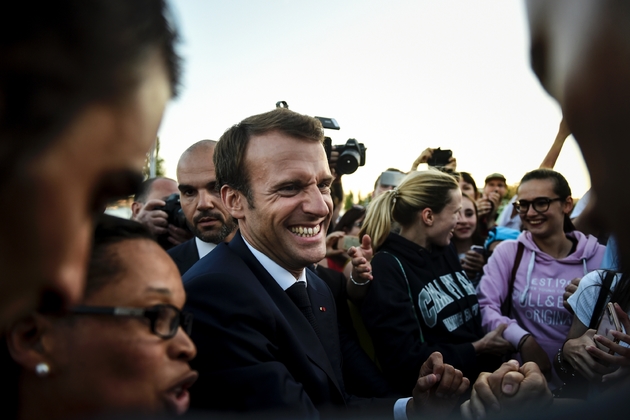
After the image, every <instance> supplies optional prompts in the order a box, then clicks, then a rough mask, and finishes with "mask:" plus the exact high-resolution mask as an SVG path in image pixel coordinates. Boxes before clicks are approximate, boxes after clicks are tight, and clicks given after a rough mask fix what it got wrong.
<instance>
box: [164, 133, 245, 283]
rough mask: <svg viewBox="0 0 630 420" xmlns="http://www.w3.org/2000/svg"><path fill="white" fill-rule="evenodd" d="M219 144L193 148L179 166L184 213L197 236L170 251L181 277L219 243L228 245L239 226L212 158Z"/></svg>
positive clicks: (200, 144) (208, 142)
mask: <svg viewBox="0 0 630 420" xmlns="http://www.w3.org/2000/svg"><path fill="white" fill-rule="evenodd" d="M216 144H217V142H216V141H214V140H201V141H198V142H197V143H195V144H193V145H192V146H190V147H189V148H188V149H186V151H185V152H184V153H182V156H181V157H180V158H179V162H178V163H177V182H178V183H179V185H178V189H179V192H180V202H181V205H182V211H183V212H184V215H185V216H186V222H187V223H188V228H189V229H190V231H191V232H192V233H193V235H194V237H193V238H192V239H190V240H189V241H186V242H184V243H183V244H181V245H178V246H176V247H175V248H171V249H169V250H168V254H169V255H170V256H171V258H172V259H173V261H175V264H176V265H177V268H178V269H179V273H180V274H182V275H183V274H184V273H185V272H186V271H188V269H189V268H190V267H192V266H193V265H194V264H195V263H196V262H197V261H199V259H201V258H203V257H205V256H206V255H208V254H209V253H210V252H211V251H212V250H213V249H214V247H215V246H217V244H220V243H221V242H224V241H225V242H229V241H230V240H232V238H233V237H234V232H236V229H237V225H236V222H235V221H234V219H232V216H230V213H228V212H227V210H226V209H225V206H223V203H222V202H221V196H220V195H219V191H218V189H217V188H216V174H215V171H214V163H213V162H212V156H213V154H214V148H215V146H216Z"/></svg>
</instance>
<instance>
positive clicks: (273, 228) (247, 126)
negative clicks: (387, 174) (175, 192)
mask: <svg viewBox="0 0 630 420" xmlns="http://www.w3.org/2000/svg"><path fill="white" fill-rule="evenodd" d="M322 142H323V131H322V128H321V124H320V123H319V121H317V120H316V119H313V118H311V117H307V116H304V115H300V114H297V113H294V112H292V111H289V110H288V109H276V110H274V111H271V112H268V113H265V114H261V115H255V116H253V117H250V118H247V119H245V120H244V121H242V122H241V123H239V124H237V125H235V126H234V127H232V128H231V129H229V130H228V131H226V133H225V134H224V135H223V136H222V137H221V140H220V141H219V143H218V144H217V147H216V150H215V155H214V163H215V167H216V173H217V182H218V183H219V185H221V199H222V201H223V203H224V205H225V207H226V209H227V210H228V212H229V213H230V214H231V215H232V216H233V217H234V218H236V219H237V220H238V224H239V232H238V233H237V234H236V236H235V237H234V239H233V240H232V241H231V242H230V243H229V244H220V245H219V246H217V248H216V249H215V250H214V251H213V252H212V253H211V254H210V255H208V256H207V257H206V258H204V259H202V260H200V261H199V262H198V263H197V264H195V266H193V267H192V268H191V269H190V270H189V271H188V272H187V273H186V274H185V275H184V285H185V288H186V292H187V296H188V302H187V304H186V306H187V309H188V310H190V311H192V312H193V313H194V315H195V328H194V329H193V334H192V338H193V340H194V341H195V343H196V345H197V347H198V357H197V358H196V363H195V368H196V369H198V370H199V372H200V380H199V382H198V383H197V384H196V386H195V388H196V389H195V390H194V391H192V392H193V395H192V401H193V406H194V407H196V408H212V409H215V410H227V411H247V412H251V411H257V410H282V411H285V410H289V411H291V412H292V413H294V414H298V415H300V416H308V417H312V416H313V417H314V416H318V415H319V414H321V413H322V412H323V411H324V412H325V411H327V410H333V409H338V408H341V409H345V408H346V407H357V408H361V407H363V408H366V407H368V408H369V410H370V411H369V414H370V415H374V414H375V413H378V411H375V410H377V409H378V408H383V409H384V410H386V411H385V412H386V413H387V414H388V415H389V416H391V412H392V411H394V412H397V413H398V416H397V417H400V418H404V417H405V416H406V415H407V414H412V413H417V412H424V413H427V412H428V413H429V414H437V413H441V412H448V411H450V409H451V408H452V406H453V404H454V403H455V401H456V399H457V397H458V396H459V395H460V394H461V393H462V392H463V391H464V390H465V389H466V388H467V387H468V384H469V382H468V380H467V379H465V378H463V377H462V374H461V372H459V371H457V370H455V369H454V368H453V367H452V366H450V365H445V364H444V363H443V362H442V357H441V355H440V354H439V353H434V354H433V355H431V357H430V358H429V359H428V360H427V362H426V363H425V364H424V365H423V367H422V370H421V372H420V377H419V379H418V383H417V385H416V387H415V389H414V390H413V395H414V397H413V398H404V399H401V400H398V401H397V402H396V405H394V401H393V400H379V401H376V400H365V399H359V398H357V397H353V396H351V395H348V394H347V393H346V392H345V387H344V383H343V379H342V373H341V365H342V355H341V351H340V345H339V332H338V328H337V315H336V308H335V303H334V300H333V296H332V293H331V292H330V289H329V288H328V287H327V286H326V284H325V283H324V282H323V281H322V280H321V279H320V278H319V277H317V276H316V275H315V274H314V272H312V271H311V270H310V269H307V268H306V267H308V266H310V265H311V264H313V263H315V262H317V261H320V260H321V259H322V258H323V257H324V256H325V253H326V245H325V233H326V230H327V228H328V224H329V223H330V219H331V214H332V199H331V196H330V185H331V183H332V180H333V178H332V175H331V173H330V170H329V167H328V163H327V159H326V153H325V151H324V148H323V146H322ZM354 275H355V276H359V273H358V272H355V273H354ZM409 394H410V395H411V394H412V390H411V389H410V390H409ZM429 395H431V396H432V397H431V398H430V397H429ZM434 395H440V396H441V397H442V398H433V396H434ZM431 410H437V412H436V411H431Z"/></svg>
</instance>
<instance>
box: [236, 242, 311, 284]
mask: <svg viewBox="0 0 630 420" xmlns="http://www.w3.org/2000/svg"><path fill="white" fill-rule="evenodd" d="M243 241H245V244H246V245H247V247H248V248H249V250H250V251H252V254H254V257H255V258H256V259H257V260H258V262H259V263H260V264H261V265H262V266H263V267H264V268H265V270H267V272H268V273H269V274H271V277H273V279H274V280H275V281H276V283H278V286H280V287H282V290H287V289H288V288H289V287H291V286H293V284H294V283H295V282H296V281H303V282H304V283H305V284H306V285H307V286H308V283H307V282H306V270H302V272H301V273H300V277H299V278H298V279H297V280H296V279H295V277H293V274H291V273H289V272H288V271H287V270H286V269H284V268H282V267H280V266H279V265H278V264H277V263H276V262H275V261H273V260H272V259H271V258H269V257H268V256H266V255H265V254H263V253H262V252H260V251H259V250H257V249H255V248H254V247H253V246H251V245H250V243H249V242H247V239H245V238H243Z"/></svg>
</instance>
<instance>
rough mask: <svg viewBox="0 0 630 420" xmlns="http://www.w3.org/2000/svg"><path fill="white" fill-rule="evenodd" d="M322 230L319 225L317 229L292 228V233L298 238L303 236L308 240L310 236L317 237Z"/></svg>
mask: <svg viewBox="0 0 630 420" xmlns="http://www.w3.org/2000/svg"><path fill="white" fill-rule="evenodd" d="M320 230H321V228H320V227H319V225H317V226H315V227H302V226H300V227H292V228H291V232H293V233H295V234H296V235H298V236H301V237H303V238H308V237H309V236H313V235H317V234H318V233H319V231H320Z"/></svg>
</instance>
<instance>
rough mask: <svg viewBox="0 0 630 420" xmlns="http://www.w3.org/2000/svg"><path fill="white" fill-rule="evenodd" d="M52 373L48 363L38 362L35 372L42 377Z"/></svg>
mask: <svg viewBox="0 0 630 420" xmlns="http://www.w3.org/2000/svg"><path fill="white" fill-rule="evenodd" d="M49 373H50V367H49V366H48V365H47V364H46V363H38V364H37V366H35V374H36V375H37V376H39V377H40V378H45V377H46V376H48V374H49Z"/></svg>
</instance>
